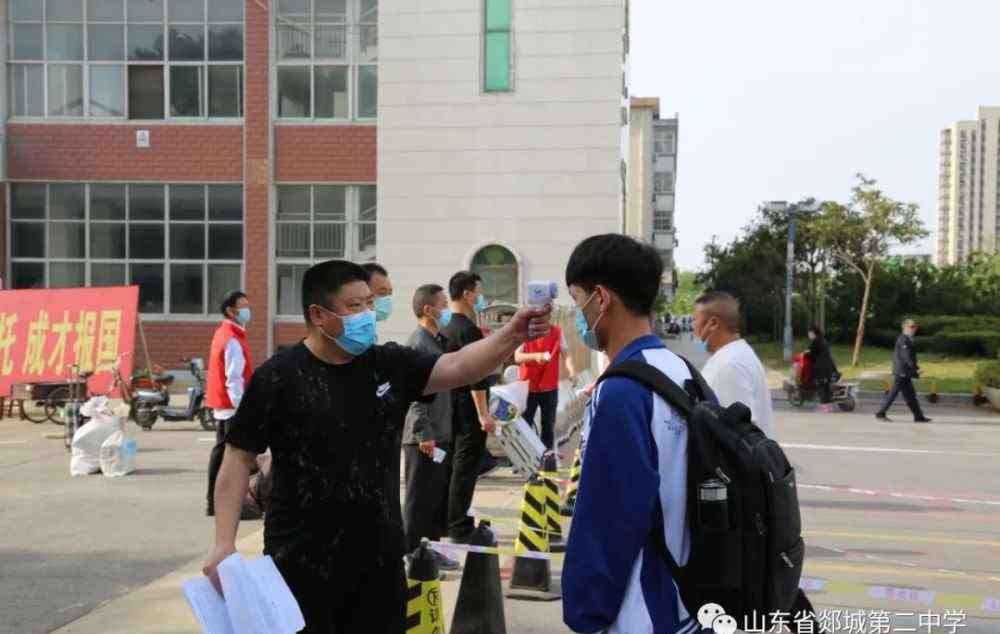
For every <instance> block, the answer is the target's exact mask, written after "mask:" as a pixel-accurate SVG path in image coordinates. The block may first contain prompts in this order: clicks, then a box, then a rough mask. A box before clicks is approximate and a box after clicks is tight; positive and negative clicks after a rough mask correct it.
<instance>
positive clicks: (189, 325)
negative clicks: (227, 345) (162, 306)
mask: <svg viewBox="0 0 1000 634" xmlns="http://www.w3.org/2000/svg"><path fill="white" fill-rule="evenodd" d="M218 326H219V325H218V324H217V323H213V322H210V321H194V322H178V321H169V322H166V321H152V322H151V321H144V322H143V323H142V328H143V330H145V331H146V344H147V345H148V346H149V357H150V360H151V361H152V362H153V363H158V364H160V365H162V366H163V367H165V368H169V369H173V370H179V369H187V364H185V363H184V362H183V361H181V359H182V358H183V357H204V358H205V359H206V360H207V359H208V352H209V349H210V348H211V345H212V335H213V334H214V333H215V329H216V328H218ZM250 343H251V357H252V361H253V363H254V365H255V366H256V365H259V364H260V362H261V361H263V359H258V358H257V357H256V356H255V354H254V352H253V351H252V344H253V343H254V342H253V341H252V340H251V341H250ZM262 354H263V353H262ZM134 365H135V367H142V366H145V365H146V355H145V353H144V351H143V347H142V336H141V335H140V333H139V328H138V327H137V328H136V330H135V362H134Z"/></svg>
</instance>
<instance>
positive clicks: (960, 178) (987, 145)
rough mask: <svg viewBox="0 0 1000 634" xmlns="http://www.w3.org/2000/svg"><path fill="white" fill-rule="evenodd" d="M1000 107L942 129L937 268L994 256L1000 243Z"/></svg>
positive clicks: (987, 109)
mask: <svg viewBox="0 0 1000 634" xmlns="http://www.w3.org/2000/svg"><path fill="white" fill-rule="evenodd" d="M998 176H1000V107H991V108H979V116H978V117H977V118H976V120H975V121H959V122H958V123H956V124H954V125H952V126H951V127H949V128H945V129H944V130H942V131H941V137H940V143H939V150H938V248H937V262H938V264H939V265H945V264H956V263H961V262H965V261H967V260H968V258H969V256H970V255H972V254H973V253H987V254H993V253H996V252H997V244H998V242H1000V189H998V187H997V183H998Z"/></svg>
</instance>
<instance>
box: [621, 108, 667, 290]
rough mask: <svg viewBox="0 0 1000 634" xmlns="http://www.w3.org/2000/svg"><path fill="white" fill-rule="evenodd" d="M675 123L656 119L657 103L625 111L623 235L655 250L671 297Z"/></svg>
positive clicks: (658, 117)
mask: <svg viewBox="0 0 1000 634" xmlns="http://www.w3.org/2000/svg"><path fill="white" fill-rule="evenodd" d="M677 128H678V118H677V116H676V115H675V116H673V117H671V118H666V119H661V118H660V100H659V99H657V98H655V97H652V98H638V97H633V98H632V100H631V103H630V109H629V170H628V199H627V205H626V212H625V233H626V234H628V235H630V236H632V237H634V238H638V239H640V240H644V241H646V242H648V243H650V244H652V245H653V246H655V247H656V250H657V251H659V253H660V257H661V258H663V265H664V266H663V293H664V295H666V297H667V299H670V298H672V297H673V293H674V290H675V289H674V286H675V282H674V280H675V279H676V275H675V274H674V247H675V246H676V245H677V234H676V231H677V230H676V225H675V224H674V209H675V207H674V200H675V195H676V185H677Z"/></svg>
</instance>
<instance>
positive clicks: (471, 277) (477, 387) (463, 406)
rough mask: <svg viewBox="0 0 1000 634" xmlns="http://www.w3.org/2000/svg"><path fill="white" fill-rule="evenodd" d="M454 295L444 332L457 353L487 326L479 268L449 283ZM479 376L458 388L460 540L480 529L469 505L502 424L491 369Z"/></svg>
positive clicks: (454, 525)
mask: <svg viewBox="0 0 1000 634" xmlns="http://www.w3.org/2000/svg"><path fill="white" fill-rule="evenodd" d="M448 294H449V296H450V297H451V311H452V315H453V316H452V318H451V321H450V322H449V323H448V325H447V326H446V327H445V328H442V329H441V334H442V335H444V338H445V340H446V342H447V346H446V348H445V350H446V351H447V352H457V351H459V350H462V349H464V348H465V347H466V346H469V345H471V344H474V343H476V342H477V341H480V340H482V339H483V331H482V330H480V329H479V326H478V325H477V324H476V321H477V317H478V315H479V313H480V312H481V311H482V310H483V309H484V308H485V307H486V298H485V297H484V296H483V280H482V278H480V277H479V276H478V275H477V274H475V273H471V272H469V271H459V272H458V273H455V274H454V275H452V276H451V280H450V281H449V282H448ZM501 362H502V360H501ZM499 365H500V363H497V366H499ZM495 368H496V366H494V368H493V369H495ZM478 378H479V381H478V382H476V383H472V384H471V385H466V386H465V387H461V388H459V389H457V390H454V391H453V392H452V434H453V438H454V440H453V442H454V452H455V453H454V455H453V456H452V462H451V486H450V487H449V490H448V536H449V537H451V539H452V541H454V542H457V543H467V542H468V541H469V537H470V536H471V535H472V531H473V529H474V528H475V526H474V521H473V518H472V517H469V508H470V507H471V506H472V496H473V495H474V494H475V492H476V479H477V478H478V477H479V465H480V462H481V460H482V458H483V452H485V451H486V435H487V434H492V433H493V431H494V430H495V429H496V420H494V419H493V417H492V416H491V415H490V411H489V406H488V404H487V400H486V396H487V391H488V390H489V387H490V385H489V382H488V381H487V380H486V375H485V374H484V375H483V376H482V377H478ZM466 383H467V384H468V381H467V382H466Z"/></svg>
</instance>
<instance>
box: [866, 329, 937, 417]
mask: <svg viewBox="0 0 1000 634" xmlns="http://www.w3.org/2000/svg"><path fill="white" fill-rule="evenodd" d="M916 334H917V324H916V322H915V321H913V320H912V319H907V320H906V321H904V322H903V333H902V334H901V335H899V338H898V339H896V349H895V351H894V352H893V354H892V374H893V378H894V381H893V384H892V389H891V390H889V393H888V394H887V395H886V397H885V400H883V401H882V407H880V408H879V410H878V412H877V413H876V414H875V418H877V419H878V420H884V421H888V420H889V417H888V416H886V412H888V411H889V408H890V407H892V402H893V401H895V400H896V397H897V396H898V395H899V393H900V392H902V393H903V399H904V400H905V401H906V404H907V406H909V408H910V411H911V412H913V420H914V421H915V422H917V423H929V422H931V419H929V418H927V417H926V416H924V412H923V410H921V409H920V402H919V401H918V400H917V391H916V389H914V387H913V379H919V378H920V366H919V365H918V364H917V351H916V349H915V348H914V347H913V337H914V336H916Z"/></svg>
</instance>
